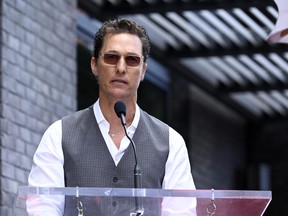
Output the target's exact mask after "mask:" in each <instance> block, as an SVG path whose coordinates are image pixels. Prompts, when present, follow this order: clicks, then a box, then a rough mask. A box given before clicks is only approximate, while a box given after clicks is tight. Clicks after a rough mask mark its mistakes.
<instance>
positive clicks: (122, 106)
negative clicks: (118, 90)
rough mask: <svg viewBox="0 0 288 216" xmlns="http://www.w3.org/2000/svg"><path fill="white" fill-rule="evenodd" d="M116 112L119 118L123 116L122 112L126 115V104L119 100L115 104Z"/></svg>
mask: <svg viewBox="0 0 288 216" xmlns="http://www.w3.org/2000/svg"><path fill="white" fill-rule="evenodd" d="M114 110H115V113H116V114H117V116H118V117H119V118H121V114H123V115H124V116H126V105H125V103H123V102H122V101H117V102H116V103H115V105H114Z"/></svg>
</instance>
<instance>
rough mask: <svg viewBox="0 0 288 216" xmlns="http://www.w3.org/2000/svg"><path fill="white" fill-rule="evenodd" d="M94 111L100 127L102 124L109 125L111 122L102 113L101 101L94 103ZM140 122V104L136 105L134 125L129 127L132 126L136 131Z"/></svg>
mask: <svg viewBox="0 0 288 216" xmlns="http://www.w3.org/2000/svg"><path fill="white" fill-rule="evenodd" d="M93 111H94V115H95V118H96V121H97V124H98V125H99V124H102V123H104V124H107V125H109V122H108V121H107V120H106V119H105V117H104V115H103V113H102V111H101V108H100V105H99V99H98V100H97V101H96V102H95V103H94V105H93ZM139 120H140V108H139V106H138V104H136V110H135V116H134V119H133V121H132V124H131V125H130V126H129V127H131V126H132V127H133V128H135V129H136V128H137V126H138V123H139Z"/></svg>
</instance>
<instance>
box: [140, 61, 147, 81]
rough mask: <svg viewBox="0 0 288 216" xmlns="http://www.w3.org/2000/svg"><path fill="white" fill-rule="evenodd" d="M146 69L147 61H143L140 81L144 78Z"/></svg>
mask: <svg viewBox="0 0 288 216" xmlns="http://www.w3.org/2000/svg"><path fill="white" fill-rule="evenodd" d="M146 70H147V63H146V62H145V63H144V64H143V70H142V74H141V81H143V80H144V78H145V74H146Z"/></svg>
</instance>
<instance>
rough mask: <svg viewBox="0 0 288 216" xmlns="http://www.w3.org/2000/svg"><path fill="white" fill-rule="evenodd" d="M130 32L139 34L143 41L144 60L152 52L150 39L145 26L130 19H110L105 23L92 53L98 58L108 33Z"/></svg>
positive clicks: (97, 36) (97, 35) (95, 38)
mask: <svg viewBox="0 0 288 216" xmlns="http://www.w3.org/2000/svg"><path fill="white" fill-rule="evenodd" d="M120 33H129V34H134V35H137V36H138V37H139V38H140V40H141V42H142V53H143V56H144V61H145V62H146V60H147V59H148V57H149V53H150V39H149V36H148V34H147V33H146V30H145V29H144V27H142V26H139V25H138V24H137V23H136V22H134V21H132V20H129V19H125V18H123V19H115V20H108V21H106V22H104V23H103V25H102V26H101V28H100V29H99V30H98V31H97V32H96V34H95V37H94V43H93V52H92V55H93V56H94V57H95V58H97V57H98V56H99V52H100V50H101V48H102V46H103V40H104V37H105V36H106V35H107V34H120Z"/></svg>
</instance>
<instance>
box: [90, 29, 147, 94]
mask: <svg viewBox="0 0 288 216" xmlns="http://www.w3.org/2000/svg"><path fill="white" fill-rule="evenodd" d="M138 64H139V65H138ZM91 68H92V72H93V74H94V75H95V76H97V77H98V83H99V96H100V97H107V98H110V97H112V98H114V99H115V98H116V99H124V98H129V97H132V98H133V97H135V98H137V89H138V87H139V84H140V81H141V80H143V79H144V75H145V72H146V68H147V65H146V63H144V62H143V56H142V43H141V40H140V39H139V37H138V36H137V35H132V34H128V33H121V34H114V35H112V34H110V35H106V36H105V38H104V43H103V47H102V49H101V52H100V55H99V57H98V59H97V60H96V59H94V58H92V60H91Z"/></svg>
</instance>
